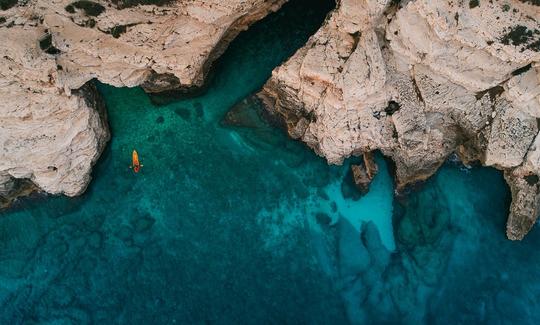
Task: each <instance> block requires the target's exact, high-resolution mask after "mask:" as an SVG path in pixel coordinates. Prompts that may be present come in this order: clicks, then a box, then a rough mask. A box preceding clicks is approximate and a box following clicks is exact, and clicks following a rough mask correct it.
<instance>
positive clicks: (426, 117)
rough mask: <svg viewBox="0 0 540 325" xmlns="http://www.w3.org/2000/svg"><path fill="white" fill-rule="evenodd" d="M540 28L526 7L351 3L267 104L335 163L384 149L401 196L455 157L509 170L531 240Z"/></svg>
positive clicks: (520, 231)
mask: <svg viewBox="0 0 540 325" xmlns="http://www.w3.org/2000/svg"><path fill="white" fill-rule="evenodd" d="M539 22H540V7H538V6H535V5H532V4H530V2H524V1H523V2H522V1H518V0H514V1H505V2H503V1H488V0H479V1H478V4H476V2H475V1H443V0H410V1H401V3H400V4H399V5H395V4H393V3H391V1H389V0H387V1H384V0H378V1H376V0H342V1H339V2H338V7H337V8H336V10H335V11H334V12H333V14H332V15H331V17H330V18H329V19H328V20H327V21H326V23H325V25H324V26H323V27H322V28H321V29H320V30H319V31H318V32H317V33H316V34H315V35H314V36H313V37H312V38H311V39H310V40H309V42H308V44H306V46H305V47H304V48H302V49H300V50H299V51H298V52H297V53H296V54H295V55H294V56H293V57H292V58H290V59H289V61H288V62H286V63H285V64H284V65H282V66H280V67H278V68H276V69H275V70H274V72H273V74H272V78H271V79H270V80H269V81H268V83H267V84H266V85H265V87H264V89H263V91H262V92H261V93H260V94H259V97H260V98H262V99H263V101H264V102H265V103H266V106H267V107H268V109H269V110H270V111H272V112H274V113H275V114H277V115H279V116H281V117H282V118H283V120H284V121H285V123H286V125H287V128H288V131H289V134H290V135H291V136H292V137H294V138H298V139H301V140H303V141H304V142H306V143H307V144H308V145H309V146H310V147H312V148H313V149H314V150H315V151H316V152H317V153H318V154H319V155H321V156H323V157H325V158H326V159H327V160H328V161H329V162H330V163H337V164H339V163H341V162H342V161H343V159H344V158H346V157H349V156H351V155H360V154H361V153H364V152H370V151H373V150H380V151H382V152H383V154H385V155H387V156H388V157H390V158H392V159H393V160H394V162H395V163H396V181H397V186H398V189H397V190H398V191H400V190H402V189H403V188H404V187H405V186H406V185H407V184H410V183H413V182H416V181H420V180H424V179H426V178H428V177H430V176H431V175H432V174H433V173H434V172H435V171H436V170H437V169H438V167H439V166H440V165H441V164H442V163H443V162H444V161H445V160H446V159H447V157H448V156H449V155H450V154H452V153H453V152H457V153H458V154H459V155H460V157H461V158H462V160H463V161H464V162H465V163H468V162H469V161H475V160H476V161H480V162H481V163H483V164H484V165H487V166H494V167H496V168H499V169H503V170H506V171H507V172H506V179H507V182H508V183H509V185H510V188H511V190H512V194H513V197H514V201H513V203H512V206H511V211H510V217H509V222H508V228H507V235H508V237H509V238H511V239H521V238H523V236H524V235H525V234H526V233H527V231H528V230H529V229H530V228H531V227H532V225H533V223H534V221H535V220H536V218H537V214H538V210H539V203H538V201H539V200H538V199H537V197H538V184H537V180H538V178H534V177H530V176H531V175H533V174H534V175H540V153H539V151H537V148H538V150H540V140H539V137H538V123H537V118H538V117H539V114H540V102H539V101H540V96H539V94H540V92H539V89H540V88H539V78H540V73H539V72H540V70H539V69H540V64H539V62H540V30H539V29H540V26H539ZM526 180H527V181H526Z"/></svg>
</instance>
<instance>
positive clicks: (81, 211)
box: [0, 0, 540, 324]
mask: <svg viewBox="0 0 540 325" xmlns="http://www.w3.org/2000/svg"><path fill="white" fill-rule="evenodd" d="M332 6H333V4H332V3H330V2H325V1H320V2H313V1H308V0H298V1H292V2H291V3H289V4H287V5H286V6H285V7H284V8H283V9H282V10H280V11H279V12H278V13H277V14H273V15H271V16H269V17H268V18H266V19H264V20H263V21H262V22H260V23H257V24H256V25H254V26H253V27H252V28H250V29H249V30H248V31H247V32H244V33H242V34H241V35H240V36H239V37H238V39H237V40H235V41H234V42H233V44H232V45H231V47H230V48H229V50H228V51H227V52H226V53H225V55H224V56H223V57H222V58H221V59H220V60H219V62H218V63H217V65H216V69H215V73H214V75H213V77H212V78H211V81H210V82H209V87H208V89H207V91H206V93H204V94H203V95H200V96H198V97H194V98H191V99H183V100H180V99H175V100H172V99H171V100H168V101H165V102H168V103H167V104H164V105H163V98H161V100H160V102H161V103H162V105H160V106H156V105H154V104H152V102H151V101H150V99H149V97H148V96H147V95H146V94H145V93H144V92H143V91H142V90H141V89H139V88H134V89H127V88H126V89H115V88H112V87H109V86H106V85H101V84H99V85H98V86H99V90H100V91H101V92H102V94H103V96H104V98H105V100H106V103H107V107H108V114H109V124H110V127H111V130H112V140H111V142H110V143H109V145H108V148H107V150H106V151H105V153H104V154H103V156H102V158H101V159H100V161H99V163H98V164H97V166H96V167H95V170H94V172H93V181H92V183H91V186H90V187H89V189H88V191H87V192H86V193H85V194H84V195H82V196H80V197H77V198H65V197H43V196H37V197H36V196H34V197H32V198H28V199H23V200H21V201H20V202H18V203H17V204H16V205H15V207H13V208H12V209H10V210H8V211H4V212H2V213H1V215H0V324H175V323H176V324H350V323H352V324H379V323H386V324H388V323H391V324H397V323H403V324H423V323H424V324H460V323H464V324H466V323H474V324H479V323H480V324H483V323H485V324H510V323H511V324H538V323H540V263H539V262H540V233H539V231H538V227H536V228H535V229H533V231H532V232H531V233H530V234H529V235H528V236H527V238H526V239H525V240H524V241H523V242H510V241H508V240H507V239H506V238H505V234H504V229H505V218H506V215H507V213H508V208H509V202H510V194H509V190H508V188H507V186H506V185H505V183H504V180H503V177H502V174H501V173H500V172H498V171H496V170H493V169H489V168H472V169H467V168H464V167H463V166H461V165H460V164H459V163H458V162H452V161H449V162H448V163H447V164H445V165H444V166H443V167H442V168H441V170H440V171H439V172H438V173H437V174H436V175H435V176H434V177H433V178H431V179H430V180H429V181H427V182H426V183H425V184H423V185H421V186H419V187H418V188H416V189H415V190H414V191H412V192H411V193H409V195H407V196H405V197H402V198H400V199H399V200H398V199H395V198H394V195H393V194H394V193H393V191H394V190H393V183H392V177H391V175H390V169H389V168H388V165H387V163H386V161H385V159H384V158H383V157H382V156H381V155H378V156H377V162H378V164H379V169H380V171H379V173H378V175H377V176H376V178H375V180H374V181H373V183H372V185H371V190H370V192H369V193H368V194H367V195H365V196H363V197H362V196H361V195H359V193H358V192H356V191H355V189H354V187H353V186H352V185H351V181H350V179H349V178H348V176H350V175H348V168H349V165H350V164H351V163H354V159H349V160H347V161H346V162H345V163H344V164H343V166H328V165H327V164H326V162H325V161H324V160H323V159H322V158H319V157H317V156H316V155H315V154H314V153H313V152H312V151H310V150H309V149H307V148H306V147H305V146H304V145H303V144H302V143H299V142H296V141H293V140H291V139H289V138H288V137H287V136H286V135H285V134H284V132H283V130H281V129H279V128H276V127H274V126H272V125H269V124H268V123H267V122H266V121H265V120H264V119H262V118H261V117H260V114H258V112H259V110H260V107H258V105H257V104H256V103H255V102H253V101H249V100H247V101H246V100H245V99H246V98H248V97H249V96H250V95H251V94H253V93H254V92H256V91H257V90H258V89H260V87H261V86H262V85H263V84H264V82H265V81H266V80H267V79H268V77H269V76H270V73H271V71H272V69H273V68H274V67H276V66H277V65H279V64H280V63H281V62H282V61H284V60H285V59H286V58H287V57H289V56H290V55H291V54H292V53H294V51H295V50H296V49H298V48H299V47H301V46H302V45H303V44H304V43H305V41H306V40H307V38H308V37H309V35H311V34H313V32H314V31H316V30H317V28H318V27H319V26H320V25H321V23H322V21H323V19H324V17H325V15H326V13H328V11H329V10H330V9H331V8H332ZM231 109H232V113H230V114H233V115H228V118H226V115H227V112H229V111H230V110H231ZM231 116H232V117H234V118H231ZM133 149H137V151H138V152H139V156H140V160H141V162H142V164H143V165H144V167H143V168H142V171H141V172H140V173H139V174H134V173H133V171H132V170H131V169H130V168H129V165H130V163H131V152H132V150H133Z"/></svg>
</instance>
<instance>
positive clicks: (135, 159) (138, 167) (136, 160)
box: [131, 150, 141, 173]
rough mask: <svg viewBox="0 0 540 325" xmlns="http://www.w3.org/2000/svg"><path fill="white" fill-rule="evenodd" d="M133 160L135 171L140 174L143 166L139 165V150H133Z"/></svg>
mask: <svg viewBox="0 0 540 325" xmlns="http://www.w3.org/2000/svg"><path fill="white" fill-rule="evenodd" d="M131 160H132V167H133V171H134V172H136V173H138V172H139V171H140V170H141V164H140V163H139V155H138V154H137V150H133V154H132V156H131Z"/></svg>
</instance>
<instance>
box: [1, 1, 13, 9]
mask: <svg viewBox="0 0 540 325" xmlns="http://www.w3.org/2000/svg"><path fill="white" fill-rule="evenodd" d="M16 4H17V0H0V9H1V10H8V9H9V8H11V7H13V6H15V5H16Z"/></svg>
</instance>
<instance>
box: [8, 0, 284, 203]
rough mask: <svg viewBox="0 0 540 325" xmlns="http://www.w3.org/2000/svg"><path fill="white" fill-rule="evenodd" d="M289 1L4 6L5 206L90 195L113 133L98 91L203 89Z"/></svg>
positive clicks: (137, 0)
mask: <svg viewBox="0 0 540 325" xmlns="http://www.w3.org/2000/svg"><path fill="white" fill-rule="evenodd" d="M284 2H285V0H228V1H221V0H186V1H175V0H96V1H87V0H82V1H72V0H47V1H45V0H27V1H16V0H2V1H0V39H1V40H2V42H0V98H1V99H2V100H1V101H0V204H1V205H5V204H7V203H8V202H9V200H10V199H12V198H13V197H15V196H17V195H20V194H26V193H28V191H29V190H33V189H41V190H44V191H46V192H48V193H53V194H66V195H69V196H73V195H77V194H80V193H81V192H83V191H84V189H85V188H86V186H87V185H88V182H89V180H90V172H91V167H92V165H93V164H94V163H95V162H96V160H97V159H98V157H99V155H100V153H101V152H102V150H103V148H104V146H105V144H106V142H107V140H108V139H109V132H108V127H107V123H106V113H105V109H104V107H103V103H102V101H101V99H100V98H99V94H98V92H97V91H96V89H95V87H94V86H93V84H92V83H91V80H92V79H98V80H99V81H101V82H103V83H107V84H110V85H113V86H116V87H134V86H142V87H143V88H144V89H145V90H146V91H148V92H162V91H167V90H174V91H180V92H185V91H191V90H193V89H196V88H198V87H201V86H202V85H203V83H204V80H205V77H206V75H207V73H208V71H209V69H210V67H211V65H212V63H213V61H214V60H215V59H216V58H218V57H219V56H220V55H221V54H222V53H223V52H224V51H225V49H226V48H227V46H228V44H229V43H230V41H231V40H232V39H233V38H234V37H235V36H236V35H237V34H238V33H240V32H241V31H242V30H245V29H246V28H248V27H249V25H250V24H251V23H253V22H255V21H257V20H259V19H261V18H263V17H264V16H265V15H267V14H268V13H270V12H272V11H275V10H277V9H278V8H279V7H280V6H281V5H282V4H283V3H284Z"/></svg>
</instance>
